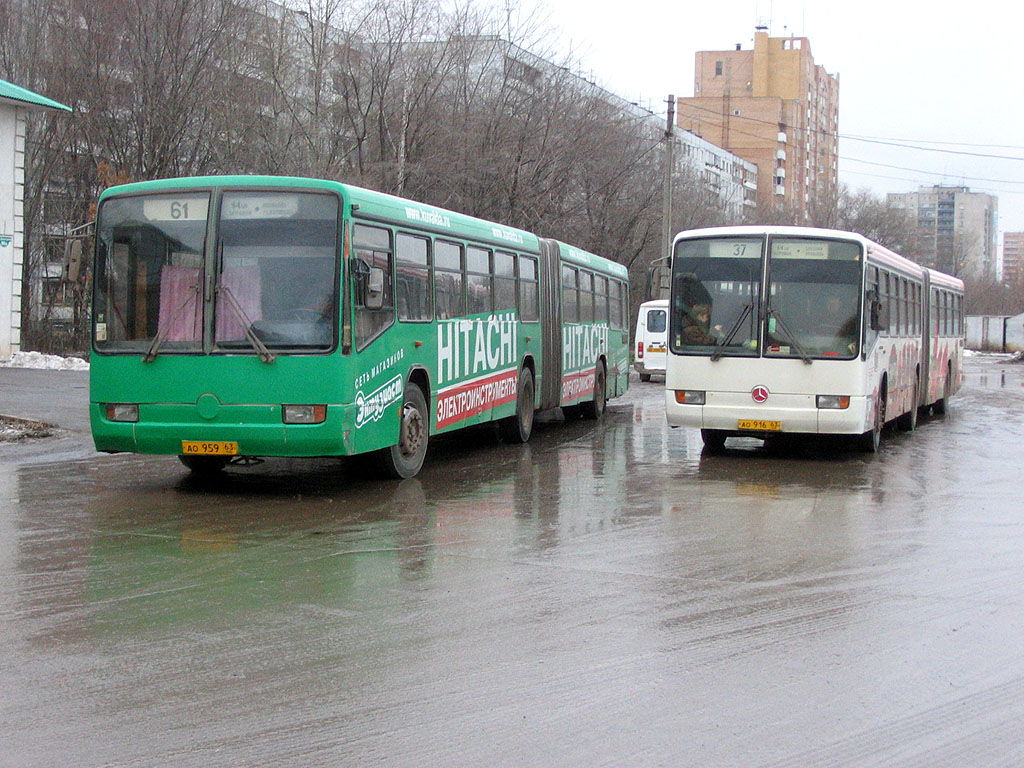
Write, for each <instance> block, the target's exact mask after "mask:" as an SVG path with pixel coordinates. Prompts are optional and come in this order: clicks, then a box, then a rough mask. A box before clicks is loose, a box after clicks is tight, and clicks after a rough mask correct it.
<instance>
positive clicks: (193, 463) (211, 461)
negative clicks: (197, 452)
mask: <svg viewBox="0 0 1024 768" xmlns="http://www.w3.org/2000/svg"><path fill="white" fill-rule="evenodd" d="M178 461H180V462H181V463H182V464H184V465H185V466H186V467H188V468H189V471H191V472H192V474H193V475H195V476H196V477H213V476H214V475H216V474H218V473H219V472H220V471H221V470H222V469H224V467H226V466H227V465H228V459H227V457H225V456H179V457H178Z"/></svg>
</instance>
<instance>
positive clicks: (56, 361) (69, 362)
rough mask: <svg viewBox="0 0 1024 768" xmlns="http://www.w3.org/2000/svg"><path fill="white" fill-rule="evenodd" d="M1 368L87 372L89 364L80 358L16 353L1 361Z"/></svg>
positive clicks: (38, 353)
mask: <svg viewBox="0 0 1024 768" xmlns="http://www.w3.org/2000/svg"><path fill="white" fill-rule="evenodd" d="M0 368H38V369H43V370H48V371H87V370H89V363H87V362H86V361H85V360H83V359H82V358H80V357H61V356H60V355H44V354H42V353H41V352H15V353H14V354H13V355H11V356H10V357H9V358H7V359H6V360H0Z"/></svg>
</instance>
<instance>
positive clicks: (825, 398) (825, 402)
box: [817, 395, 850, 411]
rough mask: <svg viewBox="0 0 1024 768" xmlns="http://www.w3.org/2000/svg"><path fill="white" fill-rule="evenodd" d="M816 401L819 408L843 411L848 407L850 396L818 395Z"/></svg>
mask: <svg viewBox="0 0 1024 768" xmlns="http://www.w3.org/2000/svg"><path fill="white" fill-rule="evenodd" d="M817 402H818V407H819V408H827V409H829V410H833V411H845V410H846V409H847V408H849V407H850V398H849V396H847V395H818V397H817Z"/></svg>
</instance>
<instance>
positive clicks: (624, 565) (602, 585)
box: [0, 357, 1024, 768]
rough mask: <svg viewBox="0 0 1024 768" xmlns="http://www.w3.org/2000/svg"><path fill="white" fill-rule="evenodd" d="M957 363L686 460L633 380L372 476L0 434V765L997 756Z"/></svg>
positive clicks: (1015, 695) (727, 761)
mask: <svg viewBox="0 0 1024 768" xmlns="http://www.w3.org/2000/svg"><path fill="white" fill-rule="evenodd" d="M968 370H969V375H968V381H967V386H966V387H965V389H964V390H963V391H962V392H961V393H960V394H959V395H958V396H957V397H955V398H954V399H953V401H952V408H951V413H950V415H949V416H947V417H945V418H928V419H924V420H923V421H922V423H921V425H920V426H919V428H918V431H917V432H916V433H914V434H913V435H905V434H899V433H895V432H893V433H890V434H887V435H886V440H885V442H884V443H883V448H882V451H881V452H880V453H879V454H878V455H877V456H866V455H862V454H857V453H848V452H844V451H837V450H829V449H826V448H821V447H820V446H819V447H815V448H813V449H810V450H808V451H802V452H800V451H798V452H792V453H781V454H780V453H767V452H765V451H764V450H763V449H761V448H760V447H759V445H760V444H759V443H757V442H756V441H749V442H747V443H743V444H740V445H739V446H738V447H734V448H733V449H732V450H730V451H729V453H728V455H726V456H722V457H702V456H701V452H700V439H699V435H698V434H697V432H695V431H691V430H669V429H668V428H667V427H666V425H665V423H664V415H663V412H662V410H661V399H660V398H661V386H660V384H659V383H657V382H655V383H651V384H639V383H636V382H634V383H633V385H632V386H633V388H632V389H631V391H630V395H629V397H627V398H625V399H620V400H616V401H612V403H611V408H610V411H609V413H608V414H607V416H606V418H605V419H604V420H603V421H602V422H601V423H600V424H598V425H596V426H595V425H594V424H593V423H589V422H574V423H569V424H562V423H550V424H542V425H540V426H539V428H538V431H537V433H536V434H535V436H534V440H533V441H532V442H531V443H530V444H528V445H527V446H523V447H518V446H503V445H498V444H496V443H494V442H493V441H492V439H491V437H490V435H489V434H486V433H483V432H480V433H473V434H469V435H466V434H463V435H460V436H459V437H457V438H452V439H447V440H437V441H435V444H434V447H433V449H432V451H431V454H430V455H429V456H428V460H427V465H426V466H425V468H424V471H423V472H422V473H421V475H420V476H419V477H418V478H416V479H413V480H408V481H405V482H403V483H378V482H374V481H371V480H368V479H366V477H365V474H364V472H363V471H362V470H361V468H360V467H359V466H358V465H347V464H343V463H340V462H333V461H314V462H294V461H280V460H279V461H268V462H267V463H266V464H264V465H262V466H260V467H256V468H254V469H251V470H247V471H235V470H232V471H231V472H230V473H229V474H228V475H227V476H226V477H225V479H224V480H223V481H222V482H221V483H219V484H218V485H213V486H210V485H203V484H200V483H196V482H194V481H193V480H191V479H190V478H188V477H187V476H186V473H185V471H184V469H183V468H182V467H181V466H180V465H179V464H178V463H177V462H176V461H175V460H173V459H163V458H144V457H131V456H115V457H107V456H98V455H95V454H93V453H92V452H91V449H90V448H89V446H88V435H87V433H86V432H83V431H82V423H81V422H75V423H70V424H69V423H62V422H61V419H60V418H58V419H57V420H58V422H59V423H61V425H62V426H64V427H66V428H67V430H66V431H65V432H64V433H62V434H61V435H60V436H59V437H57V438H51V439H50V440H49V441H46V442H45V445H48V446H50V448H49V449H47V448H46V447H45V446H43V445H39V444H37V445H33V446H29V447H27V448H26V447H25V446H23V445H21V444H18V445H10V444H8V445H0V647H2V648H3V653H2V655H0V734H2V735H0V743H2V745H3V748H2V749H0V765H2V766H55V765H62V766H164V765H174V766H242V765H245V766H339V765H344V766H364V765H388V766H444V768H451V767H452V766H497V765H512V766H598V765H609V766H626V765H630V766H632V765H642V766H679V765H698V766H708V765H744V766H746V765H770V766H808V765H821V766H846V765H850V766H877V765H899V766H915V765H921V766H936V765H938V766H943V765H945V766H964V765H978V766H993V765H1020V764H1024V740H1022V738H1021V736H1020V734H1019V731H1020V726H1019V724H1020V722H1021V720H1022V719H1024V639H1022V638H1024V632H1022V630H1024V587H1022V584H1024V556H1022V553H1024V515H1022V508H1024V504H1022V503H1021V495H1022V488H1021V478H1022V477H1024V450H1022V442H1021V437H1020V436H1021V433H1022V426H1024V409H1022V405H1024V387H1022V383H1024V365H1014V364H1012V363H1008V362H1007V361H1006V360H1004V359H999V358H991V357H983V358H972V359H971V361H970V362H969V369H968ZM35 373H36V372H33V376H34V375H35ZM39 374H40V378H39V379H38V381H37V382H36V391H38V390H39V389H43V390H46V387H55V388H56V389H53V390H46V391H51V394H52V393H53V392H56V391H57V390H60V391H61V392H64V389H65V388H66V389H67V391H66V392H64V394H63V395H62V396H61V397H60V407H61V408H68V409H70V410H69V412H71V413H73V412H74V408H73V407H72V406H73V404H74V402H75V401H76V399H77V398H82V402H83V403H84V397H83V393H82V392H81V390H80V389H78V387H79V386H80V383H81V382H82V381H84V376H83V375H82V374H77V373H73V372H56V373H54V372H39ZM55 376H70V377H72V378H70V379H61V380H59V383H58V384H56V385H54V384H52V382H53V381H54V379H53V377H55ZM15 379H16V380H17V381H19V382H20V384H18V385H17V386H20V387H23V386H25V385H26V384H27V383H28V379H27V377H24V376H22V375H21V374H17V373H16V372H13V371H4V370H2V369H0V387H7V390H6V391H8V392H11V391H14V389H13V388H11V387H10V385H9V382H10V381H12V380H15ZM45 382H50V383H49V384H46V383H45ZM0 391H4V390H0ZM31 399H32V398H31V397H29V400H30V401H31ZM13 402H14V398H13V397H10V398H9V399H8V400H7V405H8V407H11V405H10V404H12V403H13ZM48 407H50V406H48ZM5 410H7V409H6V408H5V407H4V404H0V413H2V412H5ZM43 410H45V408H44V409H40V411H39V412H38V413H39V415H38V416H37V415H35V414H33V413H24V412H22V413H19V414H17V415H23V416H34V417H36V418H45V414H43V413H42V411H43ZM85 429H87V426H86V427H85Z"/></svg>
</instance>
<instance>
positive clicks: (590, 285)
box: [579, 269, 594, 323]
mask: <svg viewBox="0 0 1024 768" xmlns="http://www.w3.org/2000/svg"><path fill="white" fill-rule="evenodd" d="M579 274H580V322H581V323H592V322H594V276H593V275H592V274H591V273H590V272H587V271H586V270H583V269H581V270H580V273H579Z"/></svg>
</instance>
